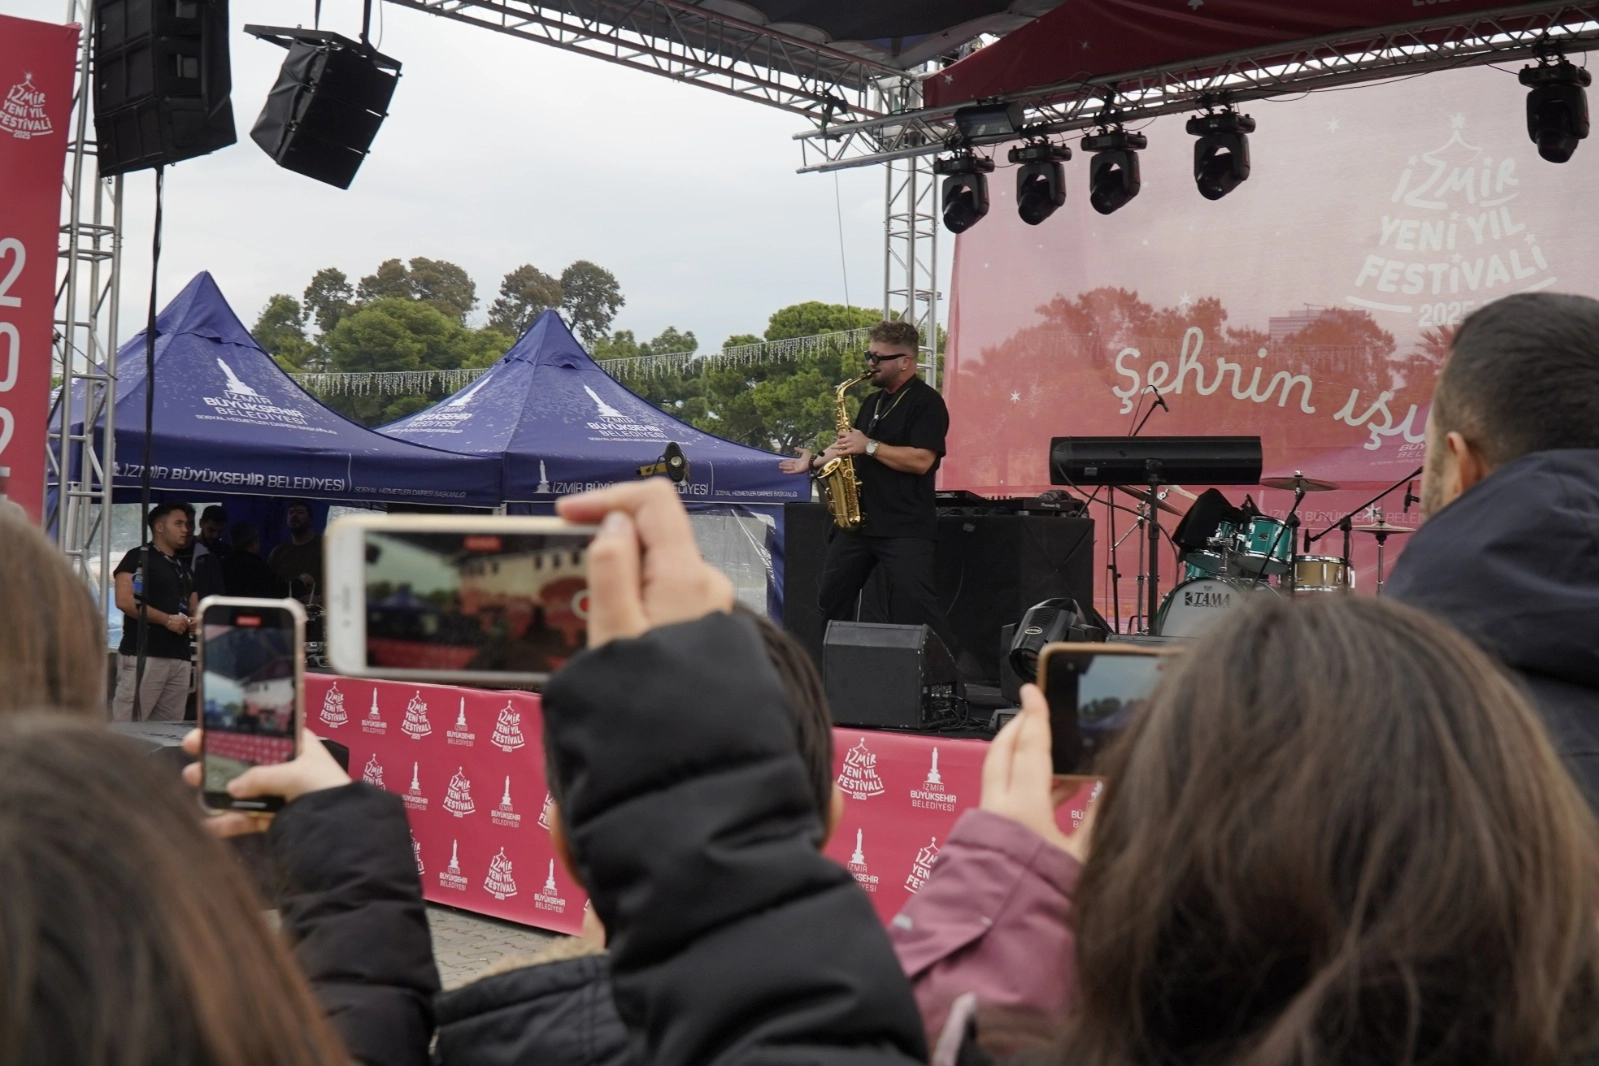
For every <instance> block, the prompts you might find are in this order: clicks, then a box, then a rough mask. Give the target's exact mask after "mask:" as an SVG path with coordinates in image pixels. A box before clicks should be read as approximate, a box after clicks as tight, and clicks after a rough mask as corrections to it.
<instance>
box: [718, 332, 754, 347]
mask: <svg viewBox="0 0 1599 1066" xmlns="http://www.w3.org/2000/svg"><path fill="white" fill-rule="evenodd" d="M759 343H761V338H759V337H757V336H756V335H755V334H753V333H735V334H733V335H732V336H731V337H729V338H727V340H725V341H723V342H722V347H723V348H742V347H744V346H745V345H746V344H759Z"/></svg>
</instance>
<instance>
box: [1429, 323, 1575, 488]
mask: <svg viewBox="0 0 1599 1066" xmlns="http://www.w3.org/2000/svg"><path fill="white" fill-rule="evenodd" d="M1432 410H1433V420H1434V422H1435V424H1436V426H1437V429H1438V430H1439V431H1440V432H1442V433H1449V432H1454V431H1458V432H1459V433H1460V434H1461V435H1462V436H1464V437H1465V438H1466V439H1467V440H1468V441H1470V442H1471V443H1472V444H1474V445H1476V446H1477V448H1478V449H1479V450H1481V451H1482V453H1483V455H1484V457H1485V458H1486V459H1487V460H1488V462H1489V463H1491V464H1492V465H1494V466H1499V465H1501V464H1503V463H1508V462H1510V461H1511V460H1513V459H1518V458H1520V457H1521V456H1523V455H1527V454H1529V453H1531V452H1541V451H1547V450H1549V449H1551V448H1599V300H1592V299H1589V298H1588V297H1586V296H1571V295H1566V294H1562V293H1552V292H1536V293H1521V294H1519V295H1516V296H1506V297H1505V298H1504V299H1502V300H1495V301H1494V302H1493V303H1491V304H1488V305H1487V306H1486V307H1483V308H1481V309H1480V310H1478V311H1475V312H1473V313H1472V314H1471V315H1470V316H1468V317H1467V318H1466V320H1465V322H1463V323H1462V324H1461V326H1460V330H1459V332H1457V333H1456V334H1455V337H1454V342H1453V344H1452V345H1451V348H1450V355H1449V360H1448V362H1446V363H1445V364H1444V368H1443V372H1442V374H1440V375H1439V378H1438V388H1437V391H1436V392H1435V393H1434V395H1433V407H1432Z"/></svg>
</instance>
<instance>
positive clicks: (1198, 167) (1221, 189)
mask: <svg viewBox="0 0 1599 1066" xmlns="http://www.w3.org/2000/svg"><path fill="white" fill-rule="evenodd" d="M1188 132H1189V133H1190V134H1191V135H1193V136H1195V137H1198V138H1199V140H1197V141H1195V142H1194V184H1195V185H1198V186H1199V195H1201V196H1203V197H1204V198H1205V199H1207V200H1220V199H1221V198H1222V197H1223V196H1226V195H1227V194H1228V193H1230V192H1232V191H1233V190H1234V189H1236V188H1238V186H1240V185H1242V184H1243V183H1244V182H1245V181H1248V180H1249V135H1250V134H1251V133H1254V132H1255V120H1254V119H1252V118H1250V117H1249V116H1248V115H1240V114H1239V113H1238V112H1236V111H1213V112H1211V113H1210V114H1208V115H1196V116H1195V117H1193V118H1191V119H1189V120H1188Z"/></svg>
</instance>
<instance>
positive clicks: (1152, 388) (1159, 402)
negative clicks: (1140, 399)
mask: <svg viewBox="0 0 1599 1066" xmlns="http://www.w3.org/2000/svg"><path fill="white" fill-rule="evenodd" d="M1149 391H1150V392H1153V393H1154V394H1155V403H1156V404H1157V405H1159V406H1160V407H1161V409H1162V410H1164V411H1165V412H1166V413H1167V414H1171V408H1170V407H1169V406H1167V404H1166V397H1164V396H1162V395H1161V394H1160V390H1159V389H1157V388H1155V386H1153V385H1151V386H1150V387H1149Z"/></svg>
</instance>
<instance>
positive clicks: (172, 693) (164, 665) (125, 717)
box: [111, 655, 194, 722]
mask: <svg viewBox="0 0 1599 1066" xmlns="http://www.w3.org/2000/svg"><path fill="white" fill-rule="evenodd" d="M137 663H138V657H137V656H133V655H118V656H117V694H116V696H115V697H113V698H112V700H111V720H112V721H113V722H131V721H133V679H134V674H135V672H136V671H135V666H136V664H137ZM193 674H194V671H193V670H192V669H191V668H190V666H189V660H187V659H158V658H156V657H155V656H153V655H151V656H146V657H145V660H144V683H143V684H141V685H140V686H139V714H140V717H141V719H142V720H143V721H146V722H181V721H183V712H184V711H185V710H187V709H188V705H189V687H190V682H191V679H192V676H193Z"/></svg>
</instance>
